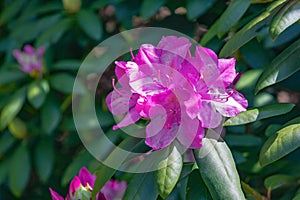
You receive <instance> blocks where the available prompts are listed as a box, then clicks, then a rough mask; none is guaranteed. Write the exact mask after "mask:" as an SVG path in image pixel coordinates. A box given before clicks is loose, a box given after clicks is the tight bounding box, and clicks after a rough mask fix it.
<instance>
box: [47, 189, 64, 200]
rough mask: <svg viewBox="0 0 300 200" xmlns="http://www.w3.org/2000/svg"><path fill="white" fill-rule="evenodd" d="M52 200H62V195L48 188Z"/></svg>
mask: <svg viewBox="0 0 300 200" xmlns="http://www.w3.org/2000/svg"><path fill="white" fill-rule="evenodd" d="M49 190H50V194H51V197H52V200H64V198H63V197H62V196H60V195H59V194H58V193H57V192H55V191H54V190H52V189H51V188H49Z"/></svg>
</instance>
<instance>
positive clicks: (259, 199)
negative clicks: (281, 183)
mask: <svg viewBox="0 0 300 200" xmlns="http://www.w3.org/2000/svg"><path fill="white" fill-rule="evenodd" d="M242 188H243V190H244V191H245V193H246V194H247V197H248V196H251V197H253V198H254V199H256V200H266V198H265V197H263V196H262V195H261V194H259V193H258V192H257V191H255V190H254V189H253V188H252V187H250V186H249V185H248V184H246V183H244V182H242Z"/></svg>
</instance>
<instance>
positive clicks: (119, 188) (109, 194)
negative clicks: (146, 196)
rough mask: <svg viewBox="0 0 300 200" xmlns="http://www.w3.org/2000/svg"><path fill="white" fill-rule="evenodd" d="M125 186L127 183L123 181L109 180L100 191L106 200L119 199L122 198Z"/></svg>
mask: <svg viewBox="0 0 300 200" xmlns="http://www.w3.org/2000/svg"><path fill="white" fill-rule="evenodd" d="M126 188H127V183H126V182H125V181H120V182H119V181H115V180H110V181H108V182H107V183H106V184H105V185H104V186H103V188H102V189H101V193H103V195H104V196H105V198H106V200H120V199H122V198H123V196H124V194H125V191H126Z"/></svg>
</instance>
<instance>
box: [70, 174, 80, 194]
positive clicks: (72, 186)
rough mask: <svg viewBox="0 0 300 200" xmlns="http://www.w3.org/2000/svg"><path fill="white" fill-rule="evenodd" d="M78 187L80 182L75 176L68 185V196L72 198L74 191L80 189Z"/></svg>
mask: <svg viewBox="0 0 300 200" xmlns="http://www.w3.org/2000/svg"><path fill="white" fill-rule="evenodd" d="M80 185H81V181H80V179H79V177H78V176H75V177H74V178H73V180H72V181H71V183H70V186H69V194H70V195H71V196H74V194H75V192H76V190H77V189H78V188H80Z"/></svg>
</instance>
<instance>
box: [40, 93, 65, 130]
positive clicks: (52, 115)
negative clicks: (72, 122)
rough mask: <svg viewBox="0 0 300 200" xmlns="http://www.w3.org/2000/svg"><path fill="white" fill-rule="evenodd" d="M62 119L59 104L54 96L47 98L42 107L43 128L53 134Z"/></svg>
mask: <svg viewBox="0 0 300 200" xmlns="http://www.w3.org/2000/svg"><path fill="white" fill-rule="evenodd" d="M60 119H61V110H60V107H59V104H58V103H57V102H56V101H55V100H54V99H52V98H50V99H49V100H47V101H46V102H45V104H44V105H43V107H42V109H41V123H42V130H43V131H44V132H45V133H46V134H51V133H52V132H53V131H54V129H55V128H56V127H57V125H58V124H59V122H60Z"/></svg>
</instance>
